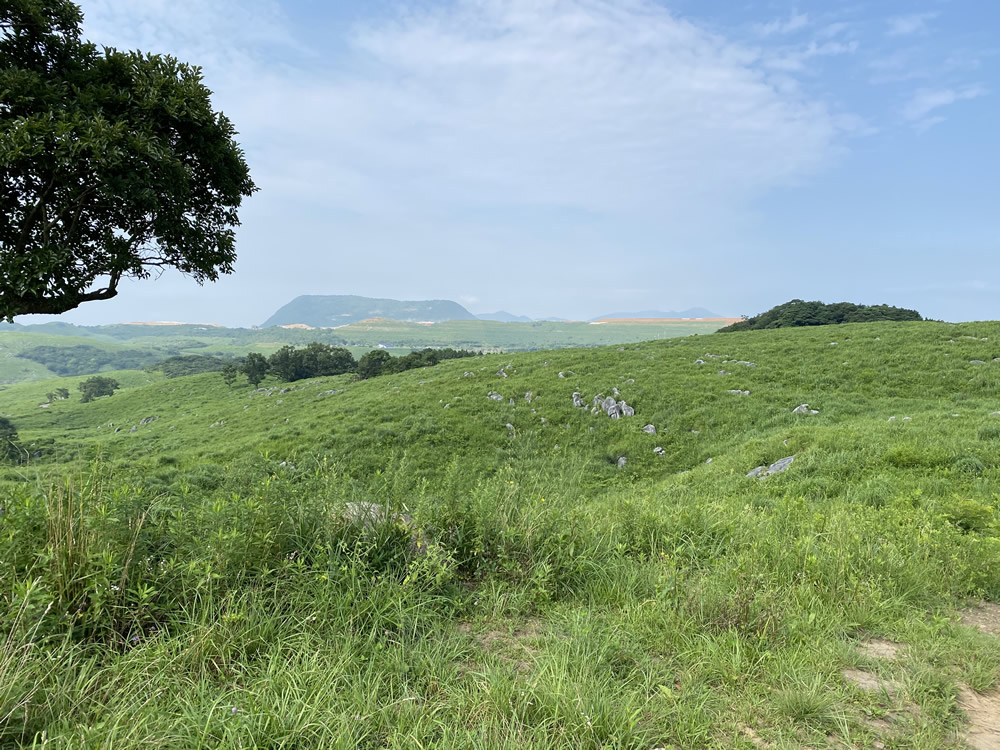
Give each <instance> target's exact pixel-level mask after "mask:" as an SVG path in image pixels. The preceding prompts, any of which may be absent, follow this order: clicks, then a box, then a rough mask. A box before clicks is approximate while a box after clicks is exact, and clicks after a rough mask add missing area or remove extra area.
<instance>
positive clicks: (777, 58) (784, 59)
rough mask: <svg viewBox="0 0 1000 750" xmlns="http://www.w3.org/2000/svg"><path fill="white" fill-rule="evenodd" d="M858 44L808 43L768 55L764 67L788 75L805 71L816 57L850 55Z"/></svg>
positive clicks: (851, 42) (856, 49) (855, 50)
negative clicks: (787, 73)
mask: <svg viewBox="0 0 1000 750" xmlns="http://www.w3.org/2000/svg"><path fill="white" fill-rule="evenodd" d="M858 46H859V45H858V42H857V41H856V40H852V41H849V42H832V41H831V42H822V43H820V42H815V41H813V42H809V43H808V44H804V45H802V46H799V47H794V48H790V49H785V50H781V51H778V52H776V53H771V54H768V55H767V56H766V58H765V60H764V65H765V66H766V67H768V68H770V69H773V70H779V71H784V72H789V73H795V72H801V71H803V70H805V68H806V63H807V62H808V61H809V60H811V59H813V58H816V57H830V56H834V55H851V54H854V53H855V52H857V51H858Z"/></svg>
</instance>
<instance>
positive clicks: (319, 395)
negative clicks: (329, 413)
mask: <svg viewBox="0 0 1000 750" xmlns="http://www.w3.org/2000/svg"><path fill="white" fill-rule="evenodd" d="M338 393H343V391H342V390H341V391H323V392H322V393H320V394H318V395H317V396H316V398H320V397H321V396H336V395H337V394H338Z"/></svg>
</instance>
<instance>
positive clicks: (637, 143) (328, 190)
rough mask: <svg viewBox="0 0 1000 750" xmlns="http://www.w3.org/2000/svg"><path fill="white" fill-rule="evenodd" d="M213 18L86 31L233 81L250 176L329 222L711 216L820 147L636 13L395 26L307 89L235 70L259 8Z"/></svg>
mask: <svg viewBox="0 0 1000 750" xmlns="http://www.w3.org/2000/svg"><path fill="white" fill-rule="evenodd" d="M233 2H234V0H224V1H223V2H220V3H218V4H202V3H199V2H195V1H194V0H179V7H178V2H173V3H171V4H170V5H169V7H168V5H167V4H166V3H165V2H162V1H161V2H156V3H150V4H145V3H143V4H135V3H132V2H130V1H129V0H101V2H99V3H94V4H92V5H91V6H90V7H91V8H92V9H93V8H95V7H96V8H98V9H99V11H98V12H97V13H94V15H96V16H97V21H98V22H100V23H101V24H107V25H108V26H113V27H115V28H120V27H122V26H128V25H129V22H130V20H131V25H132V26H133V27H134V28H138V29H145V28H147V27H148V29H149V33H148V34H141V35H139V38H137V40H136V41H137V43H140V44H143V45H145V46H147V47H148V48H151V49H164V48H165V49H167V50H173V49H175V48H177V47H178V46H182V47H183V48H184V49H185V50H187V49H190V50H192V54H194V53H197V54H202V53H205V54H206V55H207V58H208V59H209V60H210V61H211V64H212V65H215V66H221V67H223V68H226V67H228V68H230V69H233V68H235V69H236V71H237V73H236V74H235V75H230V76H229V80H228V85H229V86H231V87H232V88H230V89H229V90H228V91H227V92H226V93H225V98H226V101H227V106H228V109H229V110H230V114H232V115H233V117H234V120H235V121H236V122H237V124H238V126H239V127H240V129H241V130H242V131H243V133H244V134H245V136H246V137H247V139H248V141H249V143H248V148H250V149H253V150H255V151H256V152H257V154H258V162H257V163H258V164H259V165H260V164H263V169H264V172H265V175H264V176H263V178H264V179H267V180H269V182H270V186H271V188H272V189H275V190H280V191H283V192H286V193H287V192H294V193H299V194H303V195H309V196H310V197H311V198H312V199H316V198H317V196H319V197H321V199H322V200H323V201H324V202H326V203H328V204H332V205H336V206H338V207H341V208H344V209H348V210H355V211H363V212H373V213H374V212H377V213H385V212H394V211H398V210H404V209H403V208H402V207H407V206H409V207H416V206H424V207H426V206H427V205H428V204H434V205H437V206H438V207H439V208H442V209H443V208H444V207H448V206H451V207H454V206H456V205H462V204H469V203H474V204H479V205H517V204H530V205H534V206H539V205H542V206H544V205H548V206H562V207H570V208H576V209H583V210H588V211H622V210H625V211H632V212H634V211H639V212H644V211H648V210H650V209H651V208H652V207H653V206H656V207H658V209H657V210H658V211H659V212H661V213H664V212H666V213H669V212H672V211H678V214H679V215H683V214H684V213H685V210H686V208H685V207H690V206H692V205H698V204H704V200H703V199H704V198H705V197H706V196H710V195H711V196H713V201H715V202H717V203H718V204H725V201H726V200H727V198H726V196H730V197H733V198H735V197H737V196H740V199H742V198H745V197H747V196H748V195H753V194H755V193H757V192H759V191H761V190H766V189H767V188H769V187H770V186H773V185H776V184H780V183H787V182H788V181H791V180H795V179H797V178H800V177H801V176H802V175H804V174H806V173H808V172H809V171H811V170H813V169H815V168H817V167H818V166H820V165H821V164H823V163H824V162H825V161H826V160H827V159H828V158H829V157H830V155H831V153H832V151H833V149H834V145H835V139H836V137H837V134H838V128H837V124H836V120H835V117H834V116H833V115H831V114H830V113H829V112H828V111H827V109H826V107H825V106H824V105H823V104H822V103H821V102H819V101H814V100H809V99H807V98H805V97H804V96H802V95H801V93H798V92H795V91H792V90H788V89H781V90H779V89H778V88H776V87H774V86H773V85H771V84H770V83H769V82H768V78H767V76H766V75H765V71H764V69H763V68H762V66H761V62H760V59H759V55H757V53H755V52H753V51H751V50H749V49H746V48H743V47H741V46H739V45H736V44H732V43H730V42H728V41H727V40H726V39H724V38H721V37H719V36H717V35H715V34H712V33H710V32H708V31H705V30H703V29H701V28H699V27H698V26H696V25H694V24H692V23H689V22H686V21H682V20H680V19H677V18H676V17H674V16H672V15H671V14H670V13H668V12H667V11H665V10H664V9H663V8H662V7H661V6H660V5H659V4H657V3H654V2H651V1H649V0H629V1H628V2H624V3H623V2H612V1H611V0H544V1H539V0H460V1H459V2H457V3H456V4H454V5H452V4H449V5H447V6H439V7H438V8H436V9H435V8H433V7H432V8H431V9H428V10H424V11H415V10H411V11H408V12H406V13H400V14H399V15H397V16H393V17H388V18H382V19H379V20H374V21H372V22H370V23H369V24H368V25H366V26H364V27H362V28H357V29H355V30H354V31H353V32H352V33H351V34H350V36H349V37H348V38H347V39H345V40H343V42H344V43H346V45H347V60H348V63H347V64H343V62H342V61H341V64H340V65H339V66H338V68H339V70H340V71H349V72H335V73H330V74H329V75H325V76H320V75H317V74H316V73H315V72H310V73H307V72H304V71H302V70H296V69H294V68H293V67H288V66H277V65H267V66H265V65H263V64H261V62H260V61H259V60H255V58H254V56H253V54H252V50H253V47H254V44H259V43H261V40H257V39H254V38H253V36H252V35H253V34H254V33H258V32H256V31H255V29H258V28H259V27H258V24H263V25H264V26H265V27H267V26H268V24H270V29H271V30H270V31H266V32H264V31H261V32H259V33H264V34H267V38H266V43H268V44H281V43H283V42H284V37H285V32H284V31H283V30H282V26H281V24H280V23H279V22H278V20H277V16H278V11H277V9H276V6H275V5H274V4H273V3H270V2H263V0H261V1H260V2H255V3H250V4H247V5H246V6H245V7H246V8H249V9H250V10H251V11H252V12H251V14H250V15H252V16H254V17H253V18H251V19H250V20H249V21H248V22H247V23H245V24H243V23H240V24H239V25H238V27H237V28H235V29H234V28H233V26H232V25H231V23H230V19H231V18H233V17H235V16H236V15H238V14H236V13H235V10H236V8H235V7H230V6H233ZM136 6H143V7H142V8H138V7H136ZM240 6H241V7H244V5H243V4H242V3H240ZM150 8H153V10H150ZM157 9H159V10H157ZM160 11H162V12H160ZM136 22H138V23H136ZM802 23H804V19H802V20H799V17H798V16H796V17H793V18H792V19H790V20H789V21H786V22H785V24H784V28H787V29H791V28H793V27H795V26H797V25H800V24H802ZM109 34H110V32H109ZM838 49H839V48H838ZM834 51H835V50H834V49H833V47H832V46H815V47H812V48H810V49H808V50H806V51H805V52H804V53H803V54H804V56H806V57H808V56H811V55H817V54H831V53H833V52H834ZM241 79H242V80H241ZM414 210H417V209H414Z"/></svg>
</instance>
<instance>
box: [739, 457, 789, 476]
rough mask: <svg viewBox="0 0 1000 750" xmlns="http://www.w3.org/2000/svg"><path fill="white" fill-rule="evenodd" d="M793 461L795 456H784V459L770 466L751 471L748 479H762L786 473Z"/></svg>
mask: <svg viewBox="0 0 1000 750" xmlns="http://www.w3.org/2000/svg"><path fill="white" fill-rule="evenodd" d="M794 460H795V456H785V458H779V459H778V460H777V461H775V462H774V463H773V464H771V465H770V466H758V467H757V468H756V469H753V470H752V471H751V472H750V473H749V474H747V477H748V478H757V479H763V478H764V477H769V476H771V475H772V474H780V473H781V472H783V471H787V470H788V467H789V466H791V465H792V461H794Z"/></svg>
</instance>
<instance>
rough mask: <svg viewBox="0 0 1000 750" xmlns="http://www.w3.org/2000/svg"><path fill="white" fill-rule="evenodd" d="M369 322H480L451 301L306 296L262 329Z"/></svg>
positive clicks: (316, 326) (280, 311)
mask: <svg viewBox="0 0 1000 750" xmlns="http://www.w3.org/2000/svg"><path fill="white" fill-rule="evenodd" d="M368 318H388V319H390V320H401V321H433V322H439V321H444V320H476V316H475V315H473V314H472V313H470V312H469V311H468V310H466V309H465V308H464V307H462V306H461V305H460V304H458V303H457V302H452V301H450V300H440V299H436V300H424V301H401V300H394V299H374V298H372V297H357V296H354V295H340V294H338V295H304V296H301V297H296V298H295V299H294V300H292V301H291V302H289V303H288V304H287V305H285V306H284V307H281V308H280V309H279V310H278V311H277V312H276V313H275V314H274V315H272V316H271V317H270V318H268V319H267V320H266V321H265V322H264V323H263V324H262V325H261V328H269V327H270V326H284V325H294V324H304V325H307V326H312V327H314V328H333V327H336V326H343V325H347V324H349V323H357V322H358V321H360V320H366V319H368Z"/></svg>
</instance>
